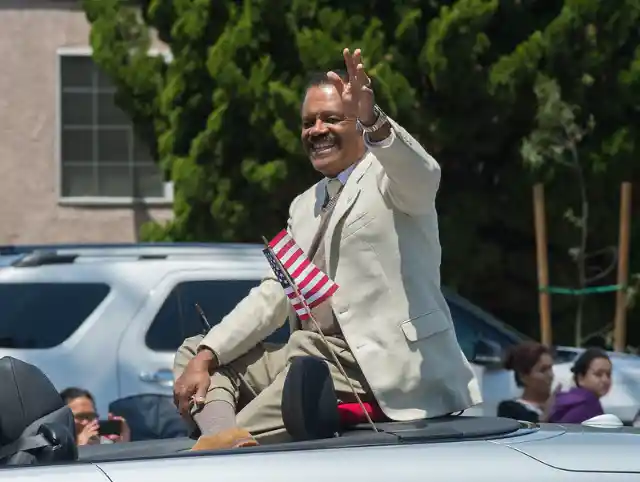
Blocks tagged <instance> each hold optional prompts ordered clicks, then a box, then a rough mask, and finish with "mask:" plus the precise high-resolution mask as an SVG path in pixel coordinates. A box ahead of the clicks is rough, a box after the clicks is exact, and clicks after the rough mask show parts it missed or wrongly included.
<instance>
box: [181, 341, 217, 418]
mask: <svg viewBox="0 0 640 482" xmlns="http://www.w3.org/2000/svg"><path fill="white" fill-rule="evenodd" d="M216 368H217V360H216V357H215V355H214V353H213V352H211V351H210V350H201V351H200V352H198V354H197V355H196V356H194V357H193V358H192V359H191V360H189V363H187V366H186V367H185V369H184V371H183V372H182V375H180V376H179V377H178V379H177V380H176V382H175V384H174V386H173V401H174V403H175V404H176V407H178V411H179V412H180V415H182V416H183V417H187V418H188V417H190V415H191V404H192V403H193V404H195V405H196V406H197V407H202V405H204V402H205V397H206V395H207V391H208V390H209V385H210V384H211V379H210V373H211V371H212V370H215V369H216Z"/></svg>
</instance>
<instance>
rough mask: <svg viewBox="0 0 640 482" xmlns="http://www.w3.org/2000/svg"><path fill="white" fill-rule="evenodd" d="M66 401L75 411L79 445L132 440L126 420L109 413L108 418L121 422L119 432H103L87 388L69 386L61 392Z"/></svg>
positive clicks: (74, 416) (93, 401) (74, 417)
mask: <svg viewBox="0 0 640 482" xmlns="http://www.w3.org/2000/svg"><path fill="white" fill-rule="evenodd" d="M60 396H61V397H62V399H63V400H64V403H65V404H67V406H68V407H69V408H70V409H71V411H72V412H73V419H74V421H75V424H76V443H77V444H78V445H95V444H101V443H122V442H129V441H130V440H131V430H130V429H129V425H128V424H127V422H126V420H125V419H124V418H122V417H116V416H114V415H112V414H109V418H108V420H112V421H114V422H119V423H118V424H112V425H119V426H120V429H119V433H118V434H104V435H103V434H101V430H100V420H99V419H100V417H99V416H98V413H97V410H96V404H95V400H94V398H93V395H91V393H90V392H89V391H87V390H84V389H82V388H77V387H69V388H66V389H65V390H63V391H62V392H60Z"/></svg>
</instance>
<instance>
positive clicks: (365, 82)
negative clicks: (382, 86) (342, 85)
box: [356, 64, 371, 89]
mask: <svg viewBox="0 0 640 482" xmlns="http://www.w3.org/2000/svg"><path fill="white" fill-rule="evenodd" d="M356 71H357V75H356V77H357V79H358V87H366V88H368V89H370V88H371V79H370V78H369V76H368V75H367V74H366V73H365V71H364V65H362V64H358V66H357V67H356Z"/></svg>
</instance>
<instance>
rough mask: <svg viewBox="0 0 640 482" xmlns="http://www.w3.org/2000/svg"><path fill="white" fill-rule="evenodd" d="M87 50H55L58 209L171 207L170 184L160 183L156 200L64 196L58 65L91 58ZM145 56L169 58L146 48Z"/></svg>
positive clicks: (159, 51) (60, 96) (88, 48)
mask: <svg viewBox="0 0 640 482" xmlns="http://www.w3.org/2000/svg"><path fill="white" fill-rule="evenodd" d="M92 54H93V49H92V48H91V47H88V46H87V47H59V48H58V49H56V92H55V96H56V99H55V102H56V105H55V111H56V113H55V146H54V150H55V165H56V188H55V190H56V197H57V199H58V204H59V205H61V206H75V207H77V206H114V207H131V206H134V205H138V204H143V205H146V206H157V207H171V205H172V204H173V201H174V186H173V182H172V181H165V182H164V183H163V191H164V193H163V196H160V197H141V198H140V197H132V196H65V195H64V192H63V187H62V186H63V182H64V177H63V166H62V136H63V133H62V127H63V125H62V94H63V92H62V90H63V85H62V62H63V58H64V57H91V56H92ZM149 55H161V56H163V57H164V58H165V60H166V61H167V62H170V61H171V59H172V57H171V53H170V52H168V51H164V50H160V49H150V50H149Z"/></svg>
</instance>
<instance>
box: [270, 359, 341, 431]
mask: <svg viewBox="0 0 640 482" xmlns="http://www.w3.org/2000/svg"><path fill="white" fill-rule="evenodd" d="M282 419H283V421H284V426H285V428H286V430H287V432H288V433H289V435H291V437H292V438H293V439H294V440H297V441H301V440H316V439H321V438H330V437H333V436H335V434H336V433H338V432H339V430H340V415H339V413H338V398H337V396H336V392H335V389H334V387H333V380H332V379H331V372H330V371H329V367H328V366H327V364H326V362H325V361H323V360H320V359H318V358H314V357H310V356H301V357H294V358H292V360H291V363H290V366H289V371H288V373H287V377H286V379H285V382H284V388H283V392H282Z"/></svg>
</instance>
